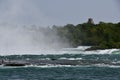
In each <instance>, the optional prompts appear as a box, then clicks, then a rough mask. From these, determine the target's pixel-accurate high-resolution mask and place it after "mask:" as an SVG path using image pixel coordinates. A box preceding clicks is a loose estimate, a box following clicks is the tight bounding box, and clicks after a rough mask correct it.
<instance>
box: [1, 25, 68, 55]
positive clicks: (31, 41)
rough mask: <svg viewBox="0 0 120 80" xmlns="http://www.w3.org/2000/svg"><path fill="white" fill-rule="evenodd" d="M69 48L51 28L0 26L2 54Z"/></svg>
mask: <svg viewBox="0 0 120 80" xmlns="http://www.w3.org/2000/svg"><path fill="white" fill-rule="evenodd" d="M67 46H68V44H67V43H65V42H63V41H62V40H61V39H60V38H59V37H58V36H57V34H56V32H55V31H53V30H52V29H50V28H42V27H37V26H23V27H21V26H19V27H17V26H13V25H0V54H5V55H6V54H16V53H25V54H26V53H28V54H29V53H33V54H34V53H36V52H38V53H39V52H41V51H49V50H57V49H60V48H64V47H67ZM43 54H44V53H43Z"/></svg>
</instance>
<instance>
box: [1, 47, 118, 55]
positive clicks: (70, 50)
mask: <svg viewBox="0 0 120 80" xmlns="http://www.w3.org/2000/svg"><path fill="white" fill-rule="evenodd" d="M90 47H91V46H78V47H77V48H63V49H60V50H45V49H43V50H40V51H35V52H30V51H28V52H14V53H12V52H11V53H7V51H6V53H0V55H1V56H7V55H63V54H87V55H90V54H120V49H105V50H92V51H85V49H87V48H90Z"/></svg>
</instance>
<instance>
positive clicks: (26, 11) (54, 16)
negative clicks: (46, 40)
mask: <svg viewBox="0 0 120 80" xmlns="http://www.w3.org/2000/svg"><path fill="white" fill-rule="evenodd" d="M119 4H120V3H119V0H0V23H10V24H18V25H32V24H36V25H40V26H52V25H66V24H68V23H71V24H75V25H76V24H79V23H83V22H86V21H87V19H88V18H90V17H91V18H93V19H94V21H95V23H98V22H99V21H105V22H115V23H116V22H120V8H119V7H120V6H119Z"/></svg>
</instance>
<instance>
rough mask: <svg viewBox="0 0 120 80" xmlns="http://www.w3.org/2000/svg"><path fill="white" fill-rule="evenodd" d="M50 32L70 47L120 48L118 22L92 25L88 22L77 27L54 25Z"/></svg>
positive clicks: (92, 48)
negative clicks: (53, 31) (53, 32)
mask: <svg viewBox="0 0 120 80" xmlns="http://www.w3.org/2000/svg"><path fill="white" fill-rule="evenodd" d="M52 30H55V31H56V32H57V35H58V36H59V37H60V39H62V40H64V41H66V42H69V44H70V45H71V46H72V47H77V46H80V45H82V46H93V47H91V48H90V49H88V50H94V49H111V48H120V22H119V23H105V22H99V23H98V24H94V23H92V22H89V21H88V22H86V23H82V24H77V25H73V24H67V25H65V26H56V25H54V26H53V27H52Z"/></svg>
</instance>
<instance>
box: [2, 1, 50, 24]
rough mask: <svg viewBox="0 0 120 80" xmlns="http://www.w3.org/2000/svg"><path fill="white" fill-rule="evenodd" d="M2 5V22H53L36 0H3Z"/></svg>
mask: <svg viewBox="0 0 120 80" xmlns="http://www.w3.org/2000/svg"><path fill="white" fill-rule="evenodd" d="M0 4H1V6H0V22H7V23H13V24H38V25H45V26H46V24H51V22H52V18H50V17H49V16H47V15H45V13H44V12H43V11H42V10H41V8H40V7H39V6H38V5H37V4H36V2H35V1H34V0H3V1H1V3H0Z"/></svg>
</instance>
